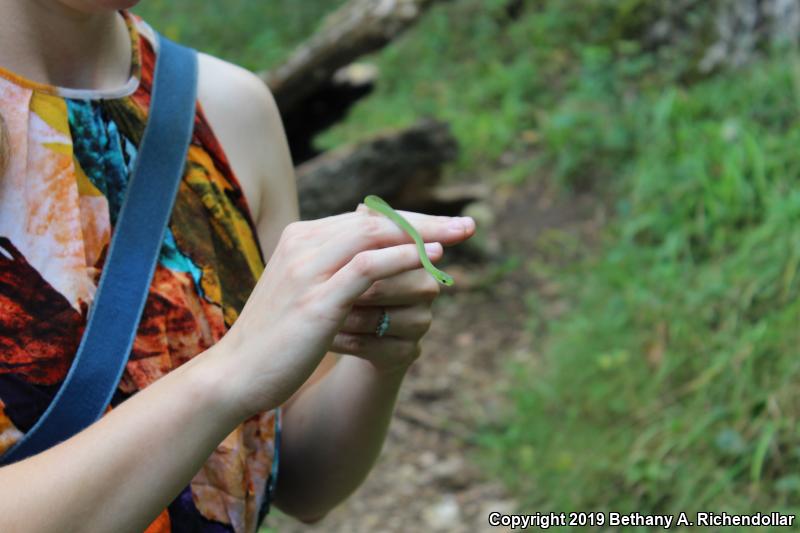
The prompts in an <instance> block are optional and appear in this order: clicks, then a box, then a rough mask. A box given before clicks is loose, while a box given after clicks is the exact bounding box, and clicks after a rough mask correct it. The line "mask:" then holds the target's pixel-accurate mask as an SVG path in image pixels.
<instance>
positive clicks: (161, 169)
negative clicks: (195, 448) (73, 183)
mask: <svg viewBox="0 0 800 533" xmlns="http://www.w3.org/2000/svg"><path fill="white" fill-rule="evenodd" d="M151 94H152V97H151V103H150V112H149V118H148V121H147V126H146V127H145V130H144V136H143V137H142V142H141V144H140V147H139V152H138V155H137V157H136V162H135V163H134V169H133V172H132V174H131V178H130V183H129V184H128V192H127V195H126V197H125V201H124V203H123V205H122V208H121V210H120V214H119V217H118V219H117V224H116V227H115V228H114V236H113V238H112V240H111V245H110V247H109V250H108V254H107V256H106V262H105V266H104V268H103V273H102V275H101V277H100V283H99V285H98V288H97V292H96V294H95V300H94V303H93V305H92V307H91V310H90V312H89V317H88V322H87V325H86V329H85V331H84V334H83V337H82V339H81V343H80V345H79V346H78V351H77V353H76V355H75V359H74V361H73V363H72V366H71V367H70V369H69V372H68V373H67V376H66V378H65V379H64V382H63V384H62V385H61V387H60V388H59V390H58V393H57V394H56V395H55V398H53V401H52V402H51V403H50V405H49V407H48V408H47V410H46V411H45V412H44V414H43V415H42V416H41V418H39V420H38V421H37V422H36V424H35V425H34V426H33V427H32V428H31V429H30V431H28V432H27V433H26V434H25V436H24V437H23V438H22V439H21V440H20V441H19V442H17V443H16V444H15V445H14V447H13V448H11V449H10V450H9V451H8V452H7V453H6V454H5V455H4V456H3V457H2V458H1V459H0V463H2V464H8V463H12V462H15V461H19V460H22V459H25V458H27V457H30V456H32V455H35V454H37V453H39V452H41V451H44V450H46V449H47V448H50V447H51V446H54V445H56V444H58V443H59V442H61V441H63V440H66V439H68V438H70V437H72V436H73V435H75V434H77V433H78V432H80V431H81V430H83V429H84V428H86V427H88V426H89V425H91V424H92V423H94V422H95V421H96V420H97V419H99V418H100V416H102V414H103V413H104V412H105V410H106V407H107V406H108V405H109V403H110V402H111V398H112V396H113V395H114V391H115V390H116V388H117V385H118V384H119V381H120V379H121V378H122V372H123V370H124V369H125V364H126V362H127V360H128V356H129V354H130V351H131V348H132V346H133V341H134V338H135V337H136V331H137V329H138V325H139V320H140V319H141V315H142V311H143V310H144V304H145V301H146V300H147V295H148V292H149V289H150V283H151V281H152V279H153V274H154V272H155V267H156V263H157V261H158V257H159V252H160V250H161V244H162V242H163V241H164V235H165V232H166V227H167V223H168V222H169V219H170V213H171V212H172V206H173V204H174V202H175V195H176V193H177V190H178V185H179V184H180V181H181V178H182V176H183V172H184V167H185V165H186V154H187V151H188V148H189V142H190V141H191V136H192V132H193V130H194V117H195V101H196V98H197V55H196V53H195V52H194V50H191V49H189V48H185V47H183V46H180V45H178V44H175V43H173V42H171V41H169V40H167V39H165V38H163V37H161V36H159V51H158V55H157V58H156V67H155V76H154V79H153V90H152V93H151Z"/></svg>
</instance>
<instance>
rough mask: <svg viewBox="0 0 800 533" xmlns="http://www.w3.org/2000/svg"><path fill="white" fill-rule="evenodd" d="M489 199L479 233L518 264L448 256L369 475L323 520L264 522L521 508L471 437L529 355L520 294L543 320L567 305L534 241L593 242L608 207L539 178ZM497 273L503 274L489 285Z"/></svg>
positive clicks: (437, 519)
mask: <svg viewBox="0 0 800 533" xmlns="http://www.w3.org/2000/svg"><path fill="white" fill-rule="evenodd" d="M487 204H488V206H487V207H489V208H490V210H491V212H492V213H494V217H495V219H496V220H495V221H494V223H492V224H489V225H488V226H489V229H488V234H487V236H486V237H487V239H488V241H490V242H493V243H494V246H495V247H496V248H497V253H496V254H495V255H498V256H499V257H501V258H502V257H505V258H508V257H515V258H516V260H518V261H517V264H518V267H517V268H514V269H512V270H511V271H509V272H505V273H503V272H502V271H499V270H498V268H499V267H498V261H497V259H495V260H484V261H476V260H474V259H473V260H472V261H467V260H466V259H465V260H464V261H461V260H460V259H457V260H455V261H452V262H448V263H445V266H446V268H445V269H446V270H447V271H448V272H449V273H451V274H452V275H453V276H454V277H455V278H456V283H455V285H454V287H452V288H451V289H448V290H446V291H444V292H443V294H442V296H441V297H440V298H439V299H438V300H437V302H436V307H435V309H434V316H435V320H434V323H433V326H432V327H431V329H430V331H429V332H428V333H427V335H426V336H425V338H424V339H423V356H422V358H421V359H420V360H419V361H418V362H417V363H416V364H415V365H414V366H413V367H412V369H411V370H410V373H409V375H408V377H407V379H406V381H405V383H404V386H403V388H402V390H401V393H400V398H399V400H398V404H397V409H396V412H395V417H394V420H393V422H392V425H391V427H390V431H389V436H388V438H387V441H386V444H385V446H384V449H383V452H382V454H381V456H380V459H379V460H378V463H377V465H376V466H375V468H374V469H373V471H372V473H371V474H370V476H369V478H368V479H367V480H366V481H365V482H364V484H363V485H362V486H361V488H360V489H359V490H358V491H357V492H356V493H355V494H353V495H352V496H351V497H350V498H349V499H348V500H347V501H346V502H345V503H344V504H342V505H341V506H339V507H338V508H337V509H335V510H334V511H333V512H332V513H331V514H330V515H329V516H327V517H326V518H325V519H324V520H323V521H321V522H320V523H319V524H316V525H314V526H306V525H303V524H299V523H297V522H296V521H294V520H292V519H290V518H288V517H286V516H282V515H280V513H274V514H273V515H272V516H270V517H269V518H268V520H267V523H268V524H269V526H270V527H271V528H272V529H274V530H276V531H278V532H280V533H295V532H301V531H302V532H306V531H325V532H347V533H353V532H356V533H360V532H373V531H375V532H406V531H448V532H468V531H481V530H486V529H487V528H488V524H487V516H488V514H489V512H490V511H500V512H513V511H514V510H515V509H517V503H516V502H515V500H514V498H513V497H512V496H511V495H510V494H509V493H508V492H507V490H506V489H505V488H504V486H503V485H502V484H501V483H500V482H499V480H496V479H488V477H487V475H486V474H485V473H484V472H482V471H481V469H480V468H479V467H478V466H477V463H476V461H475V457H476V451H477V447H476V444H475V442H474V436H475V433H476V432H477V431H480V429H479V428H481V427H486V425H487V424H491V423H492V421H495V420H498V419H499V417H500V416H501V414H502V412H503V411H504V409H505V408H506V405H507V402H506V400H505V397H506V395H505V391H507V389H508V387H509V386H510V379H509V378H510V375H511V371H510V368H509V367H510V365H511V364H512V363H513V362H514V361H522V360H526V359H530V358H532V357H537V350H536V338H535V337H536V336H537V334H536V333H535V332H534V331H533V330H532V328H531V327H529V325H528V324H527V318H528V316H529V310H528V308H527V306H526V303H525V298H524V296H525V295H526V294H528V293H530V292H531V291H535V293H536V295H537V297H538V298H537V301H539V302H540V303H541V305H542V306H543V307H544V309H540V310H539V314H540V315H541V316H544V317H545V319H546V318H550V317H554V316H557V315H559V314H561V313H563V312H564V311H565V310H566V308H567V305H568V304H567V303H566V301H565V299H564V297H563V295H562V294H560V287H559V286H558V284H557V283H556V282H555V281H554V280H549V279H546V278H543V277H542V276H541V275H539V274H537V273H535V272H533V271H532V269H531V268H530V267H529V266H530V265H531V264H532V262H534V261H542V260H545V261H548V260H551V261H558V260H559V259H558V258H557V257H553V258H550V259H548V253H547V252H545V251H544V250H543V247H542V245H541V242H542V241H543V239H542V237H543V236H546V235H548V234H549V233H550V232H553V231H555V232H566V233H567V234H568V235H570V236H571V237H574V238H577V239H578V242H582V243H587V244H589V243H592V242H596V241H597V233H598V230H599V228H601V227H602V225H603V221H604V216H605V215H604V209H603V208H602V205H601V204H602V202H599V201H598V200H597V198H596V197H594V196H592V195H590V194H577V195H576V194H569V193H565V192H564V191H563V189H559V188H558V187H557V186H555V185H553V184H547V183H543V182H541V181H540V182H533V181H532V182H530V183H528V184H525V185H520V186H499V187H496V188H495V189H494V190H493V191H492V193H491V194H490V198H489V199H488V200H487ZM544 240H546V239H544ZM454 252H455V249H454V250H452V251H451V252H450V255H455V254H454ZM556 255H557V254H556ZM560 260H563V258H562V259H560ZM455 263H457V264H455ZM498 272H500V274H498ZM493 276H495V277H498V278H499V279H496V280H494V281H491V282H488V283H487V281H486V280H487V279H490V280H491V279H492V277H493ZM519 511H524V509H519ZM528 511H530V509H529V510H528Z"/></svg>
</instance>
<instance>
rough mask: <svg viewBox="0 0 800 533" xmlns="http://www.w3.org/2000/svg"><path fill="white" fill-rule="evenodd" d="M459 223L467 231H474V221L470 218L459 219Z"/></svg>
mask: <svg viewBox="0 0 800 533" xmlns="http://www.w3.org/2000/svg"><path fill="white" fill-rule="evenodd" d="M461 222H462V223H463V224H464V229H466V230H467V231H472V230H474V229H475V219H473V218H472V217H461Z"/></svg>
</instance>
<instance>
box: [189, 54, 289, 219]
mask: <svg viewBox="0 0 800 533" xmlns="http://www.w3.org/2000/svg"><path fill="white" fill-rule="evenodd" d="M198 65H199V76H198V88H197V91H198V99H199V101H200V105H201V106H202V108H203V112H204V114H205V116H206V118H207V120H208V122H209V123H210V125H211V128H212V129H213V130H214V133H215V135H216V136H217V138H218V140H219V142H220V144H221V145H222V148H223V150H224V151H225V154H226V156H227V158H228V160H229V162H230V163H231V166H232V167H233V171H234V174H236V176H237V178H238V179H239V182H240V184H241V186H242V188H243V192H244V194H245V197H246V198H247V201H248V204H249V206H250V209H251V211H252V214H253V217H254V218H256V219H257V218H259V213H260V211H261V206H262V198H263V196H264V189H266V188H269V187H270V181H271V180H275V179H282V180H286V179H293V174H291V162H290V161H289V167H288V169H287V168H283V169H282V167H286V161H285V158H286V157H287V155H288V154H287V153H285V144H286V134H285V132H284V129H283V123H282V122H281V117H280V112H279V111H278V106H277V104H276V103H275V99H274V98H273V96H272V93H271V92H270V90H269V88H268V87H267V85H266V84H265V83H264V81H263V80H261V78H259V77H258V76H257V75H256V74H254V73H253V72H250V71H249V70H247V69H245V68H242V67H240V66H238V65H235V64H233V63H230V62H228V61H225V60H222V59H220V58H217V57H214V56H211V55H208V54H204V53H199V54H198ZM270 169H272V171H270ZM287 171H288V172H289V174H287Z"/></svg>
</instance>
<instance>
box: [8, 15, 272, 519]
mask: <svg viewBox="0 0 800 533" xmlns="http://www.w3.org/2000/svg"><path fill="white" fill-rule="evenodd" d="M123 16H124V17H125V19H126V21H127V25H128V28H129V31H130V35H131V41H132V45H133V46H132V49H133V61H132V64H133V71H132V75H131V78H130V80H129V82H128V84H127V85H126V86H125V87H122V88H121V89H119V90H117V91H112V92H108V91H87V90H74V89H64V88H58V87H52V86H48V85H42V84H37V83H34V82H31V81H29V80H26V79H23V78H22V77H20V76H17V75H15V74H13V73H11V72H8V71H6V70H3V69H2V68H0V115H2V117H3V119H4V121H5V122H6V125H7V127H8V130H9V133H10V144H11V146H10V149H11V157H10V160H9V162H8V165H7V166H6V169H5V172H4V173H3V174H2V175H0V453H2V452H4V451H6V450H7V449H9V448H10V447H11V446H12V445H13V444H14V443H15V442H17V441H18V440H19V439H20V438H21V437H22V436H23V435H24V434H25V432H26V431H28V430H29V429H30V428H31V427H32V426H33V425H34V423H35V422H36V421H37V419H38V418H39V417H40V416H41V415H42V413H43V412H44V411H45V409H46V408H47V406H48V404H49V402H50V401H51V400H52V398H53V397H54V395H55V394H56V392H57V391H58V388H59V386H60V384H61V383H62V381H63V379H64V377H65V376H66V373H67V371H68V370H69V368H70V365H71V363H72V359H73V357H74V356H75V352H76V350H77V347H78V343H79V342H80V339H81V335H82V333H83V329H84V327H85V325H86V318H87V312H88V309H89V307H90V306H91V304H92V301H93V298H94V294H95V290H96V287H97V283H98V281H99V277H100V273H101V271H102V268H103V263H104V259H105V254H106V252H107V248H108V244H109V239H110V237H111V234H112V232H113V229H114V225H115V223H116V220H117V216H118V214H119V211H120V207H121V204H122V201H123V198H124V196H125V191H126V186H127V183H128V177H129V175H130V173H131V169H132V168H133V164H134V161H135V160H136V154H137V148H138V146H139V143H140V141H141V138H142V133H143V130H144V127H145V124H146V122H147V114H148V108H149V104H150V92H151V87H152V78H153V71H154V66H155V57H156V53H157V40H156V38H155V36H154V33H153V31H152V29H150V27H149V26H148V25H147V24H146V23H145V22H143V21H142V20H141V19H139V18H137V17H135V16H134V15H131V14H128V13H125V12H123ZM153 194H158V191H153ZM263 268H264V258H263V255H262V252H261V250H260V248H259V244H258V240H257V237H256V231H255V226H254V224H253V220H252V218H251V215H250V212H249V210H248V207H247V202H246V201H245V198H244V196H243V194H242V189H241V187H240V185H239V183H238V182H237V180H236V178H235V176H234V174H233V172H232V170H231V167H230V165H229V164H228V161H227V159H226V157H225V154H224V153H223V151H222V148H221V147H220V144H219V142H218V141H217V139H216V138H215V136H214V133H213V132H212V130H211V127H210V126H209V123H208V121H207V120H206V118H205V116H204V114H203V110H202V109H201V107H200V105H199V104H198V105H197V111H196V115H195V123H194V133H193V137H192V142H191V145H190V147H189V152H188V155H187V164H186V170H185V173H184V175H183V179H182V181H181V183H180V188H179V191H178V195H177V198H176V201H175V206H174V208H173V211H172V215H171V220H170V223H169V227H168V229H167V232H166V237H165V238H164V242H163V245H162V248H161V254H160V258H159V261H158V265H157V268H156V272H155V276H154V279H153V281H152V284H151V286H150V293H149V296H148V299H147V303H146V305H145V310H144V313H143V316H142V320H141V323H140V324H139V329H138V332H137V336H136V340H135V343H134V346H133V349H132V352H131V354H130V358H129V360H128V363H127V366H126V369H125V373H124V376H123V378H122V381H121V382H120V384H119V387H118V389H117V391H116V394H115V396H114V398H113V400H112V402H111V406H110V409H113V408H114V406H116V405H119V404H120V403H121V402H123V401H125V399H127V398H129V397H131V396H132V395H134V394H136V392H137V391H139V390H141V389H143V388H145V387H147V386H148V385H150V384H151V383H153V382H154V381H155V380H157V379H158V378H160V377H161V376H163V375H165V374H167V373H168V372H170V371H171V370H172V369H174V368H176V367H178V366H179V365H181V364H183V363H185V362H186V361H188V360H189V359H191V358H192V357H194V356H195V355H197V354H199V353H201V352H202V351H204V350H205V349H207V348H209V347H210V346H212V345H213V344H214V343H216V342H217V341H218V340H219V339H220V338H221V337H222V335H223V334H224V333H225V331H226V330H227V329H228V328H229V327H230V326H231V324H232V323H233V322H234V320H236V317H237V315H238V313H239V312H240V311H241V309H242V307H243V306H244V303H245V301H246V299H247V297H248V295H249V294H250V292H251V291H252V289H253V287H254V286H255V283H256V281H257V279H258V277H259V276H260V274H261V272H262V270H263ZM278 428H279V417H278V412H277V411H273V412H265V413H262V414H259V415H256V416H253V417H252V418H250V419H248V420H247V421H245V422H244V423H243V424H241V425H240V426H239V427H238V428H236V429H235V430H234V431H233V432H232V433H231V434H230V435H228V436H227V438H226V439H225V440H224V441H223V442H222V443H221V444H220V445H219V446H218V447H217V449H216V450H215V451H214V452H213V454H212V455H211V456H210V458H209V459H208V461H207V462H206V463H205V465H204V466H203V467H202V469H201V470H200V472H198V473H197V475H195V476H194V478H193V479H192V481H191V483H189V485H187V486H186V487H185V488H184V489H183V491H181V493H180V494H179V495H178V497H177V498H176V499H175V500H174V501H173V502H172V503H171V504H170V505H169V506H168V507H167V508H166V509H164V511H163V512H162V513H161V514H160V515H159V517H158V518H157V520H156V521H155V522H153V523H152V524H151V525H150V526H149V527H148V529H147V531H148V533H156V532H159V533H161V532H164V533H166V532H182V531H193V532H230V531H235V532H237V533H239V532H252V531H255V530H256V529H257V528H258V525H259V523H260V521H261V520H262V519H263V516H264V515H265V514H266V512H267V509H268V507H269V500H270V496H271V494H272V488H273V486H274V481H275V478H276V467H277V449H276V443H277V442H278V438H277V437H276V433H278ZM153 445H154V446H157V445H158V443H153Z"/></svg>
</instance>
